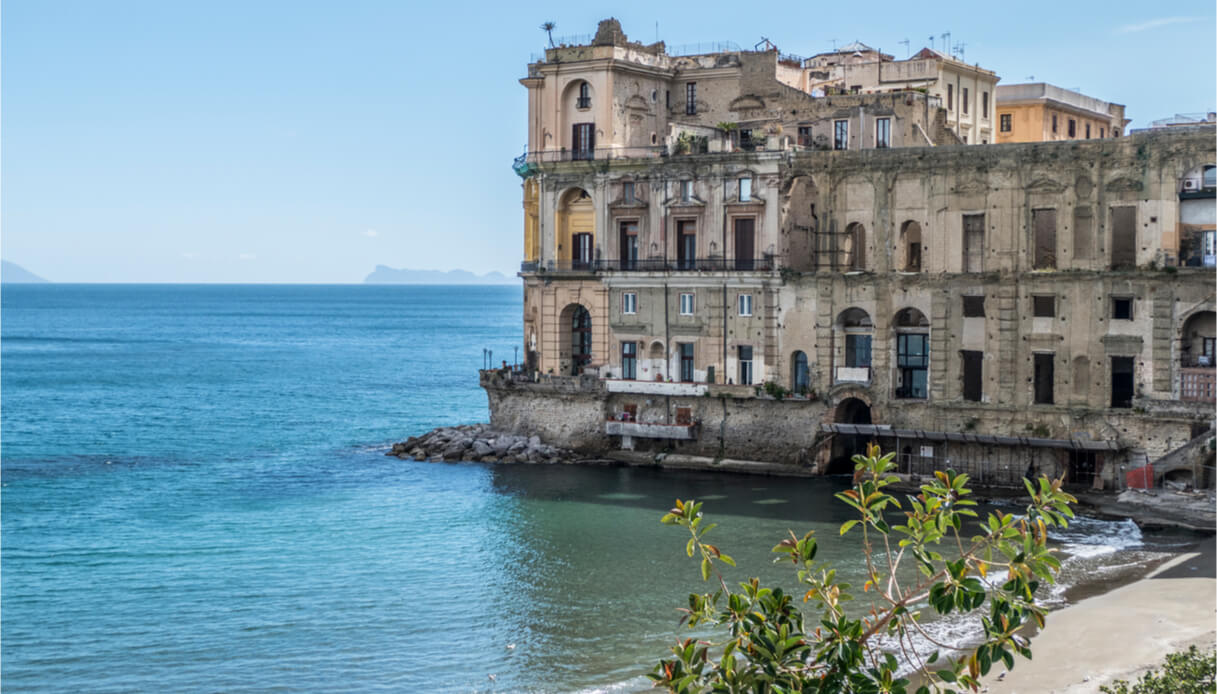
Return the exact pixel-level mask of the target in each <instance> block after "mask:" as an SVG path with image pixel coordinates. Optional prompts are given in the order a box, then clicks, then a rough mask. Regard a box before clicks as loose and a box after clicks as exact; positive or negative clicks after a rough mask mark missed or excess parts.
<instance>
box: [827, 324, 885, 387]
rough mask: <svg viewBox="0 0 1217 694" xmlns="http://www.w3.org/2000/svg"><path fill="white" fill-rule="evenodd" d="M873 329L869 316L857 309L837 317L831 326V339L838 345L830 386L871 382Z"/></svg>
mask: <svg viewBox="0 0 1217 694" xmlns="http://www.w3.org/2000/svg"><path fill="white" fill-rule="evenodd" d="M874 328H875V326H874V323H873V322H872V321H871V317H870V314H868V313H867V312H866V311H863V310H862V309H860V308H858V307H856V306H855V307H851V308H847V309H845V310H844V311H842V312H841V313H840V314H838V315H837V320H836V321H835V322H834V323H833V333H834V336H833V340H834V342H835V343H836V345H838V346H837V347H836V350H835V351H836V368H835V370H834V373H833V383H870V380H871V372H870V368H871V338H872V337H873V334H874ZM842 338H844V339H842ZM842 348H844V349H842Z"/></svg>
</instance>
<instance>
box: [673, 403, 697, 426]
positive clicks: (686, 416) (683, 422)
mask: <svg viewBox="0 0 1217 694" xmlns="http://www.w3.org/2000/svg"><path fill="white" fill-rule="evenodd" d="M676 426H681V427H688V426H693V408H692V407H677V408H676Z"/></svg>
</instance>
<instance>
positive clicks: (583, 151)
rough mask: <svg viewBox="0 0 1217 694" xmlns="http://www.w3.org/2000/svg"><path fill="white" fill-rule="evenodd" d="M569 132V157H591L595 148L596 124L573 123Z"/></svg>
mask: <svg viewBox="0 0 1217 694" xmlns="http://www.w3.org/2000/svg"><path fill="white" fill-rule="evenodd" d="M571 127H572V132H571V150H572V153H571V158H572V159H576V160H586V159H591V158H592V157H593V154H592V153H593V152H594V151H595V150H596V130H595V127H596V124H595V123H575V124H574V125H573V126H571Z"/></svg>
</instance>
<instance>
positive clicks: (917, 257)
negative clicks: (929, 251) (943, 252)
mask: <svg viewBox="0 0 1217 694" xmlns="http://www.w3.org/2000/svg"><path fill="white" fill-rule="evenodd" d="M907 267H908V271H909V272H921V244H920V243H918V242H917V241H909V258H908V266H907Z"/></svg>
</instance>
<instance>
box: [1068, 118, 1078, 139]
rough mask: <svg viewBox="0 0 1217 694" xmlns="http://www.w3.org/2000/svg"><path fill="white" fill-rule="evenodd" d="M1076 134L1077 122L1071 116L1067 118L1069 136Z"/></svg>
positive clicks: (1075, 135)
mask: <svg viewBox="0 0 1217 694" xmlns="http://www.w3.org/2000/svg"><path fill="white" fill-rule="evenodd" d="M1077 136H1078V122H1077V121H1076V120H1074V119H1072V118H1070V119H1069V137H1077Z"/></svg>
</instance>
